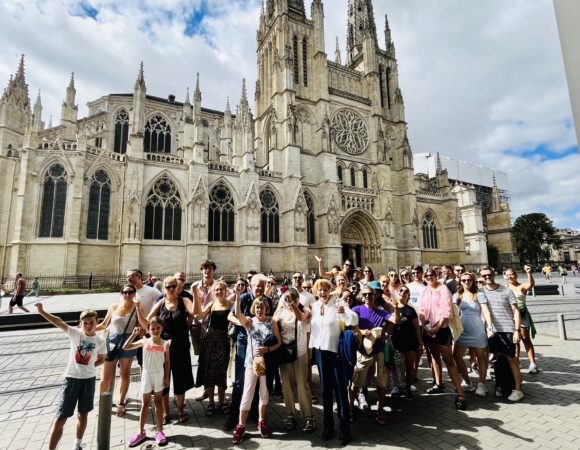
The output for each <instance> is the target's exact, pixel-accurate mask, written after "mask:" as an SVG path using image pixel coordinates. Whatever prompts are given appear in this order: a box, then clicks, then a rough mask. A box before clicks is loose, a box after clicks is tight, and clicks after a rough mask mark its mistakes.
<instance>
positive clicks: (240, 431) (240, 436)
mask: <svg viewBox="0 0 580 450" xmlns="http://www.w3.org/2000/svg"><path fill="white" fill-rule="evenodd" d="M245 434H246V427H245V426H243V425H242V424H238V425H236V431H234V437H233V439H232V442H233V443H234V444H241V443H242V441H243V440H244V435H245Z"/></svg>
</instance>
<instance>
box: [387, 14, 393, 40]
mask: <svg viewBox="0 0 580 450" xmlns="http://www.w3.org/2000/svg"><path fill="white" fill-rule="evenodd" d="M392 40H393V39H392V37H391V27H390V26H389V17H388V16H387V15H386V14H385V45H386V47H387V48H389V44H390V43H392Z"/></svg>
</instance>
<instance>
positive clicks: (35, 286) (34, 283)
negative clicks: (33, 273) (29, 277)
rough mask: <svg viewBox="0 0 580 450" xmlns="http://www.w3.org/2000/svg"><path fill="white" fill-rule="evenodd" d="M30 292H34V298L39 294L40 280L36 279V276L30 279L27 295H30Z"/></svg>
mask: <svg viewBox="0 0 580 450" xmlns="http://www.w3.org/2000/svg"><path fill="white" fill-rule="evenodd" d="M32 294H34V296H35V297H36V298H38V297H39V296H40V282H39V281H38V277H35V278H34V280H33V281H32V290H31V291H30V292H29V293H28V295H27V297H31V296H32Z"/></svg>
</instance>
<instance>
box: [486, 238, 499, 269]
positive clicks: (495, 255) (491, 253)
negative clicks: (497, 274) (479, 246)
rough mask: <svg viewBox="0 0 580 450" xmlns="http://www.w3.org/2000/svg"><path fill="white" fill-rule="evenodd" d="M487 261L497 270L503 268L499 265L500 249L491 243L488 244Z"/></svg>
mask: <svg viewBox="0 0 580 450" xmlns="http://www.w3.org/2000/svg"><path fill="white" fill-rule="evenodd" d="M487 262H488V264H489V265H490V266H491V267H493V268H495V269H496V270H498V269H501V267H500V265H499V249H498V248H497V247H496V246H495V245H493V244H490V243H488V244H487Z"/></svg>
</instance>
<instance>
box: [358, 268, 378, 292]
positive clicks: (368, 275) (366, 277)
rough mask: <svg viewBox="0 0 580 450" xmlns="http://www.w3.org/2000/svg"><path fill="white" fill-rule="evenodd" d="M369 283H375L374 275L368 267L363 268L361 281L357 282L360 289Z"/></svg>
mask: <svg viewBox="0 0 580 450" xmlns="http://www.w3.org/2000/svg"><path fill="white" fill-rule="evenodd" d="M371 281H375V273H374V272H373V269H371V268H370V267H369V266H365V267H364V269H363V279H362V280H360V281H359V283H360V285H361V289H362V288H363V287H365V286H366V285H367V284H368V283H370V282H371Z"/></svg>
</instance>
